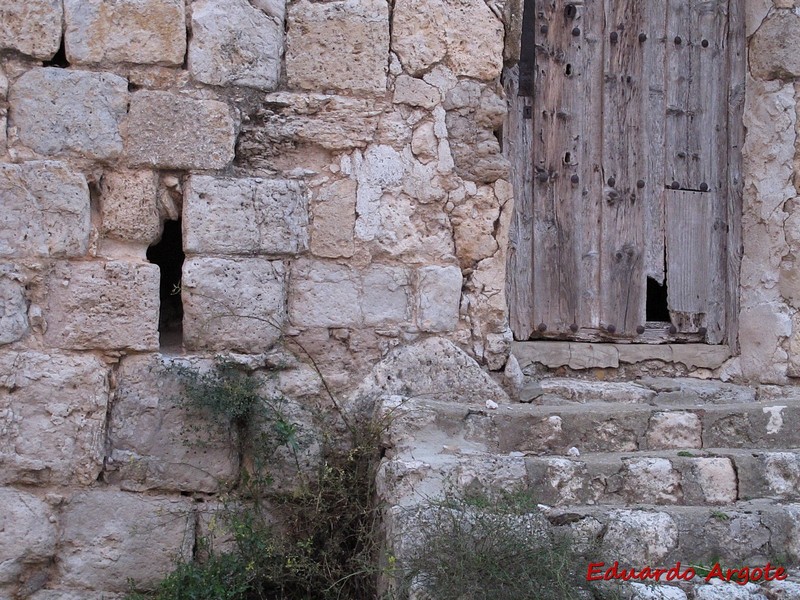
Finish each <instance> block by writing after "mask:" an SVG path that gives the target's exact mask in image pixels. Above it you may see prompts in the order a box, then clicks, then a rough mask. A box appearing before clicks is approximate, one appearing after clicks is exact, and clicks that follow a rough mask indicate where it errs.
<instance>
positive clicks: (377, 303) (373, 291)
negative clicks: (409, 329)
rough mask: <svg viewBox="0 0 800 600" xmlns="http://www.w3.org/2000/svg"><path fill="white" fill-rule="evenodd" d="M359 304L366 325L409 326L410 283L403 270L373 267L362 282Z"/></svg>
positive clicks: (381, 266) (389, 267)
mask: <svg viewBox="0 0 800 600" xmlns="http://www.w3.org/2000/svg"><path fill="white" fill-rule="evenodd" d="M362 282H363V283H362V292H361V299H360V303H361V305H362V311H363V314H364V324H365V325H367V326H368V327H369V326H378V325H392V324H397V323H402V322H408V321H409V317H410V314H409V313H410V310H411V308H410V303H409V298H408V297H409V294H410V285H409V284H410V281H409V274H408V272H407V271H406V269H405V268H403V267H392V266H384V265H373V266H372V267H371V268H370V269H368V270H367V271H366V273H364V275H363V279H362Z"/></svg>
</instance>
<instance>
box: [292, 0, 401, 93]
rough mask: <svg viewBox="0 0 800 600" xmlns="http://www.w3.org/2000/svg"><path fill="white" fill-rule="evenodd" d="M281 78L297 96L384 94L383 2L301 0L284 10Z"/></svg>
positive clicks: (386, 52)
mask: <svg viewBox="0 0 800 600" xmlns="http://www.w3.org/2000/svg"><path fill="white" fill-rule="evenodd" d="M288 20H289V32H288V39H287V50H286V75H287V78H288V83H289V87H292V88H298V89H301V90H311V91H327V90H339V91H350V92H374V93H383V92H384V91H385V90H386V70H387V68H388V64H389V5H388V3H386V2H384V1H383V0H334V1H332V2H308V1H307V0H301V1H300V2H297V3H294V4H292V5H290V7H289V17H288Z"/></svg>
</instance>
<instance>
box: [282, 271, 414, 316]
mask: <svg viewBox="0 0 800 600" xmlns="http://www.w3.org/2000/svg"><path fill="white" fill-rule="evenodd" d="M409 284H410V280H409V275H408V272H407V271H406V269H405V268H403V267H392V266H385V265H372V266H371V267H370V268H369V269H367V270H365V271H364V272H359V271H356V270H354V269H351V268H349V267H346V266H343V265H337V264H334V263H329V262H325V261H317V260H300V261H296V262H295V264H294V266H293V269H292V277H291V289H290V292H289V318H290V321H291V322H292V324H293V325H296V326H299V327H360V326H363V325H393V324H394V325H397V324H400V323H403V322H407V321H408V320H409V311H410V307H409V293H410V290H409V288H410V285H409Z"/></svg>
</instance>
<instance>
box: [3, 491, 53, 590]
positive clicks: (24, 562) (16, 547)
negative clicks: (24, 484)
mask: <svg viewBox="0 0 800 600" xmlns="http://www.w3.org/2000/svg"><path fill="white" fill-rule="evenodd" d="M0 506H2V507H3V509H2V510H0V590H2V589H3V587H4V586H5V585H8V584H13V583H15V582H16V581H17V580H18V578H19V576H20V575H22V574H23V573H24V572H25V571H26V570H29V569H31V568H35V567H37V566H38V567H40V568H41V569H42V570H43V571H44V570H45V569H46V567H47V563H48V562H49V561H50V560H51V559H52V557H53V555H54V554H55V549H56V534H57V532H56V526H55V524H54V519H53V516H52V513H51V511H50V509H49V507H48V506H47V505H46V504H45V503H44V502H42V501H41V500H40V499H39V498H37V497H36V496H34V495H33V494H29V493H27V492H22V491H19V490H15V489H13V488H0ZM51 519H53V520H51ZM0 593H1V592H0Z"/></svg>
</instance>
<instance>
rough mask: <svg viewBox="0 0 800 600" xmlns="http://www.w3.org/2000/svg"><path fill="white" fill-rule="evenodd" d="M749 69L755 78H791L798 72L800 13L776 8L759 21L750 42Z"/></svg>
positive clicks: (799, 67)
mask: <svg viewBox="0 0 800 600" xmlns="http://www.w3.org/2000/svg"><path fill="white" fill-rule="evenodd" d="M749 56H750V72H751V73H752V75H753V77H756V78H758V79H792V78H795V77H797V76H798V75H800V15H798V14H797V13H795V12H794V11H793V10H777V11H775V12H773V13H772V14H771V15H770V16H769V17H767V19H766V20H765V21H764V22H763V23H762V24H761V26H760V27H759V28H758V31H756V33H755V35H754V36H753V39H752V41H751V42H750V52H749Z"/></svg>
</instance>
